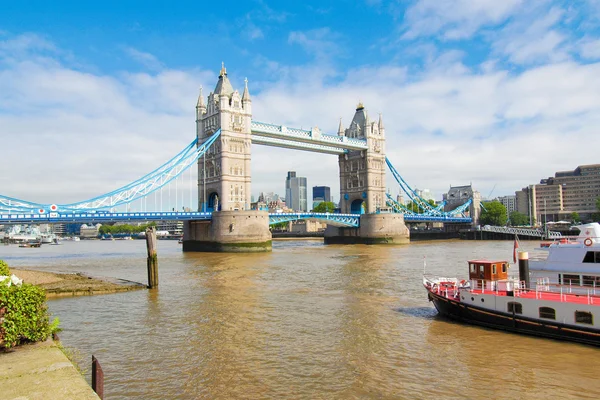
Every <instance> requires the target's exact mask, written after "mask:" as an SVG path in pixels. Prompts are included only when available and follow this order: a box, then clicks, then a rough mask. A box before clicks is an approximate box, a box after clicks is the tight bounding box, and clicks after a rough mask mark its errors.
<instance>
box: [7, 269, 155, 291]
mask: <svg viewBox="0 0 600 400" xmlns="http://www.w3.org/2000/svg"><path fill="white" fill-rule="evenodd" d="M10 272H11V273H12V274H15V275H16V276H18V277H19V278H20V279H23V282H25V283H31V284H33V285H36V286H39V287H41V288H42V289H44V290H45V291H46V297H47V298H53V297H65V296H90V295H95V294H105V293H118V292H127V291H130V290H139V289H145V288H146V285H144V284H141V283H138V282H131V281H126V280H123V279H109V278H97V277H91V276H87V275H84V274H81V273H73V274H60V273H54V272H42V271H34V270H26V269H18V268H11V269H10Z"/></svg>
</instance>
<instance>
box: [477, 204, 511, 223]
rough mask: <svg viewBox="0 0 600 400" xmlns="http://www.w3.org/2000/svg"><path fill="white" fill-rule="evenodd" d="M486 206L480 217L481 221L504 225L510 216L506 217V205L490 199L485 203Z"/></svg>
mask: <svg viewBox="0 0 600 400" xmlns="http://www.w3.org/2000/svg"><path fill="white" fill-rule="evenodd" d="M483 207H485V208H484V209H483V210H482V212H481V216H480V217H479V223H480V224H482V225H495V226H504V225H506V221H507V220H508V218H507V217H506V207H505V206H504V204H502V203H500V202H499V201H496V200H494V201H490V202H486V203H483Z"/></svg>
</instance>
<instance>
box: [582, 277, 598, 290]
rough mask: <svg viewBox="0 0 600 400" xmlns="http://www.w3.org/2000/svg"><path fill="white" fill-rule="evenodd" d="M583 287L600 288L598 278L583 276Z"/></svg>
mask: <svg viewBox="0 0 600 400" xmlns="http://www.w3.org/2000/svg"><path fill="white" fill-rule="evenodd" d="M582 278H583V286H595V287H600V276H592V275H583V277H582Z"/></svg>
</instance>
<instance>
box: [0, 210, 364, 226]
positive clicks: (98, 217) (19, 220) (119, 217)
mask: <svg viewBox="0 0 600 400" xmlns="http://www.w3.org/2000/svg"><path fill="white" fill-rule="evenodd" d="M211 219H212V213H211V212H175V211H173V212H171V211H168V212H129V213H127V212H105V211H98V212H67V213H65V212H51V213H47V214H39V213H10V214H0V224H48V223H98V222H100V223H102V222H104V223H105V222H119V221H161V220H167V221H188V220H206V221H209V220H211ZM302 219H311V220H319V221H323V222H327V223H328V224H331V225H337V226H351V227H358V226H359V225H360V215H359V214H333V213H270V214H269V224H270V225H273V224H277V223H280V222H289V221H298V220H302Z"/></svg>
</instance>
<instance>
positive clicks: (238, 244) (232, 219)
mask: <svg viewBox="0 0 600 400" xmlns="http://www.w3.org/2000/svg"><path fill="white" fill-rule="evenodd" d="M271 239H272V237H271V232H270V231H269V213H268V212H266V211H220V212H214V213H213V215H212V221H211V222H206V221H188V222H186V224H185V226H184V232H183V251H220V252H256V251H271Z"/></svg>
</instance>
